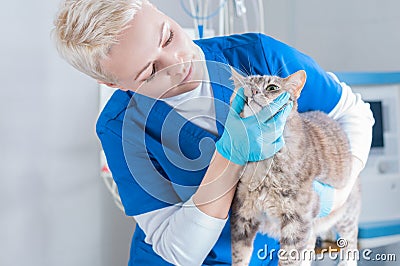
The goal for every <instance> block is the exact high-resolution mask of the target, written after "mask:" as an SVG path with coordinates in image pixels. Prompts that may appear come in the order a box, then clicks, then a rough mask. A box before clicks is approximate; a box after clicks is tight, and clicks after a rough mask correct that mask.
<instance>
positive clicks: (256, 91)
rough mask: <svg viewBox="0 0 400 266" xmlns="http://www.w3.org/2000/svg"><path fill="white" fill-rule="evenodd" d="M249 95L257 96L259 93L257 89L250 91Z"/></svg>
mask: <svg viewBox="0 0 400 266" xmlns="http://www.w3.org/2000/svg"><path fill="white" fill-rule="evenodd" d="M251 93H253V95H255V94H259V93H260V91H259V90H258V89H254V88H253V89H251Z"/></svg>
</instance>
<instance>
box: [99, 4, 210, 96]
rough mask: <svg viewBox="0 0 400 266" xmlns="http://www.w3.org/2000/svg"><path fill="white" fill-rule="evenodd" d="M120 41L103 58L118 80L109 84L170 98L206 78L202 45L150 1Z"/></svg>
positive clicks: (147, 94) (148, 94)
mask: <svg viewBox="0 0 400 266" xmlns="http://www.w3.org/2000/svg"><path fill="white" fill-rule="evenodd" d="M118 41H119V43H118V44H116V45H114V46H113V47H112V48H111V50H110V53H109V57H108V58H107V59H104V60H102V61H100V63H101V65H102V67H103V69H104V70H105V71H107V72H108V73H111V74H113V75H114V76H115V77H116V78H117V80H118V82H117V84H107V85H109V86H113V87H117V88H120V89H122V90H131V91H135V92H137V93H140V94H143V95H146V96H149V97H152V98H167V97H171V96H175V95H178V94H181V93H184V92H187V91H190V90H192V89H194V88H196V87H197V86H198V85H199V84H200V81H201V80H202V79H203V76H204V67H203V66H204V65H203V64H204V63H203V62H200V61H198V60H200V59H201V56H200V55H201V53H200V50H199V48H198V47H197V46H196V45H195V44H194V43H193V42H192V40H191V39H190V38H189V36H188V35H186V33H185V32H184V31H183V29H182V28H181V27H180V26H179V25H178V24H177V23H176V22H175V21H173V20H172V19H171V18H169V17H168V16H166V15H165V14H163V13H161V12H160V11H158V10H157V9H156V8H155V7H154V6H152V5H150V4H143V7H142V9H141V10H140V11H139V12H138V13H137V14H136V15H135V17H134V18H133V19H132V20H131V21H130V22H129V28H127V29H126V30H124V31H123V32H122V34H121V35H120V36H119V37H118ZM196 61H197V62H196Z"/></svg>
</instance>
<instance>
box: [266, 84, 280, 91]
mask: <svg viewBox="0 0 400 266" xmlns="http://www.w3.org/2000/svg"><path fill="white" fill-rule="evenodd" d="M265 90H266V91H276V90H279V87H278V86H276V85H274V84H270V85H268V86H267V87H266V88H265Z"/></svg>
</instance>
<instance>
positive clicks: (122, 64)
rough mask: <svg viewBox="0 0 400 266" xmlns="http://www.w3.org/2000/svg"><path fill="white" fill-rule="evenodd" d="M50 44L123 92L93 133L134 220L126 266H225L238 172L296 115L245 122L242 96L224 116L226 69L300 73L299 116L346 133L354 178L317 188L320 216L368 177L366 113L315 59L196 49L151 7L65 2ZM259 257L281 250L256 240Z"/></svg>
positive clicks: (264, 259)
mask: <svg viewBox="0 0 400 266" xmlns="http://www.w3.org/2000/svg"><path fill="white" fill-rule="evenodd" d="M54 37H55V40H56V44H57V48H58V50H59V52H60V54H61V55H62V56H63V57H64V58H65V59H66V61H68V62H69V63H70V64H71V65H73V66H74V67H75V68H77V69H78V70H79V71H81V72H83V73H86V74H87V75H89V76H91V77H93V78H94V79H96V80H97V81H98V82H99V83H103V84H106V85H108V86H111V87H114V88H118V90H117V91H116V92H115V93H114V94H113V96H112V97H111V99H110V100H109V102H108V103H107V105H106V106H105V108H104V110H103V111H102V113H101V115H100V117H99V119H98V121H97V133H98V136H99V138H100V140H101V143H102V146H103V149H104V151H105V154H106V157H107V162H108V164H109V167H110V169H111V172H112V174H113V178H114V180H115V182H116V183H117V185H118V190H119V194H120V196H121V200H122V203H123V205H124V208H125V212H126V215H129V216H133V217H134V218H135V220H136V221H137V226H136V229H135V233H134V235H133V238H132V245H131V256H130V261H129V265H171V264H175V265H229V264H230V263H231V251H230V232H229V230H230V229H229V209H230V206H231V202H232V198H233V195H234V191H235V186H236V182H237V180H238V178H239V173H240V171H241V169H242V167H243V165H245V164H246V163H247V162H248V161H258V160H263V159H266V158H269V157H271V156H273V155H274V154H275V153H276V152H277V151H279V149H280V148H281V147H282V146H283V145H284V139H283V138H282V131H283V126H284V123H285V120H286V117H287V115H288V113H289V111H290V109H291V104H290V103H288V96H287V95H286V96H284V97H281V98H280V99H277V100H276V101H275V104H274V105H273V107H271V108H270V109H268V110H267V109H265V110H263V111H262V112H260V113H259V114H258V115H256V116H254V117H251V119H242V118H241V117H240V116H239V115H238V114H239V113H240V111H241V109H242V107H243V105H244V100H243V98H242V97H243V95H240V93H239V94H238V95H237V96H236V97H235V98H234V100H233V103H232V108H231V109H230V108H229V106H230V98H231V96H232V90H231V88H232V84H231V82H230V80H229V77H230V72H229V67H227V66H232V67H234V68H236V69H240V70H242V71H243V72H245V73H248V74H250V73H251V74H276V75H279V76H283V77H285V76H288V75H289V74H290V73H292V72H295V71H297V70H299V69H304V70H305V71H306V72H307V76H308V79H307V83H306V85H305V87H304V89H303V92H302V95H301V97H300V99H299V111H301V112H304V111H308V110H321V111H324V112H326V113H328V114H329V115H330V116H331V117H333V118H334V119H336V120H337V121H339V123H340V124H341V125H342V126H343V128H344V130H345V131H346V133H347V135H348V138H349V140H350V143H351V151H352V154H353V155H354V160H353V174H352V176H351V177H349V182H348V186H347V187H346V188H344V189H342V190H335V189H333V188H331V187H329V186H326V185H324V184H321V183H315V184H314V187H315V190H316V192H317V193H318V195H319V196H320V203H321V204H320V205H321V210H320V215H321V216H324V215H327V214H328V213H329V212H330V211H332V210H335V209H336V208H338V207H339V206H341V204H342V203H343V202H344V201H345V200H346V198H347V196H348V195H349V192H350V190H351V187H352V186H353V184H354V182H355V179H356V177H357V175H358V173H359V172H360V170H361V169H362V168H363V167H364V164H365V162H366V159H367V156H368V152H369V148H370V142H371V135H372V124H373V118H372V114H371V111H370V109H369V106H368V104H365V103H364V102H363V101H362V100H361V99H360V96H359V95H354V94H353V93H352V91H351V89H350V88H349V87H348V86H347V85H346V84H343V83H340V82H339V81H338V80H337V78H336V77H335V76H334V75H332V74H327V73H326V72H325V71H323V70H322V69H321V68H320V67H319V66H318V64H316V63H315V62H314V61H313V60H312V59H311V58H310V57H308V56H306V55H304V54H302V53H300V52H298V51H297V50H295V49H294V48H292V47H290V46H288V45H285V44H283V43H281V42H279V41H277V40H275V39H273V38H271V37H268V36H265V35H263V34H254V33H249V34H242V35H232V36H224V37H216V38H211V39H202V40H196V41H192V40H191V39H190V38H189V37H188V36H187V35H186V34H185V33H184V31H183V29H182V28H181V27H180V26H179V25H178V24H177V23H176V22H175V21H173V20H172V19H171V18H170V17H168V16H167V15H165V14H163V13H162V12H160V11H159V10H157V8H156V7H155V6H154V5H152V4H150V3H149V2H148V1H146V0H143V1H139V0H66V1H65V2H64V3H63V5H62V7H61V8H60V12H59V13H58V15H57V18H56V20H55V31H54ZM232 98H233V97H232ZM282 107H283V108H282ZM250 143H251V145H249V144H250ZM254 246H255V249H254V254H253V257H252V261H251V265H269V264H270V265H275V264H277V252H275V253H274V252H273V251H274V250H275V251H277V250H278V249H279V244H278V243H277V242H276V240H273V239H270V238H268V236H266V235H257V237H256V239H255V241H254ZM266 246H268V251H270V252H271V254H267V256H265V255H266V254H264V253H265V252H267V250H264V247H266ZM261 249H262V251H263V252H264V253H263V256H261V257H260V256H257V251H258V250H261Z"/></svg>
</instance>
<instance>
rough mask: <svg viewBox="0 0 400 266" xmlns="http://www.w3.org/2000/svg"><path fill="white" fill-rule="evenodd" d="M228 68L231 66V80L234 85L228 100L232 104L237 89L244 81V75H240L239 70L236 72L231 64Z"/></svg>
mask: <svg viewBox="0 0 400 266" xmlns="http://www.w3.org/2000/svg"><path fill="white" fill-rule="evenodd" d="M230 68H231V73H232V76H231V80H233V85H234V87H235V88H234V90H233V93H232V96H231V99H230V101H229V102H230V103H231V104H232V101H233V99H234V98H235V96H236V93H237V91H238V89H240V88H241V87H243V85H244V82H243V79H244V76H242V75H241V74H240V73H239V72H237V71H236V70H235V68H233V67H232V66H231V67H230Z"/></svg>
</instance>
